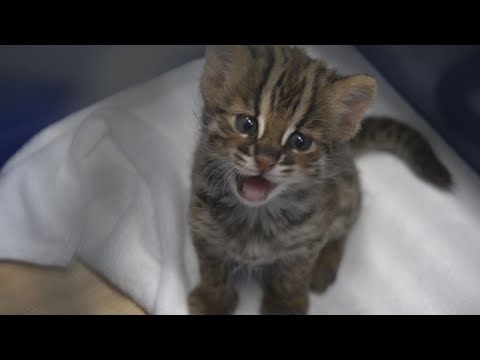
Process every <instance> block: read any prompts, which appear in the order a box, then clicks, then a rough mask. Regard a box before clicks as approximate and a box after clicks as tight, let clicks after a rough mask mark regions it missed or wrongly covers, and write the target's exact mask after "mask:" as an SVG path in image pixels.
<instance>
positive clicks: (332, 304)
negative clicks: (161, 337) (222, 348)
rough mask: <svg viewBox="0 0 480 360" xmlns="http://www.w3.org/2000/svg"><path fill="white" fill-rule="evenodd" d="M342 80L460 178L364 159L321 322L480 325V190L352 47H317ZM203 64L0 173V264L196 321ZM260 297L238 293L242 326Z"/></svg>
mask: <svg viewBox="0 0 480 360" xmlns="http://www.w3.org/2000/svg"><path fill="white" fill-rule="evenodd" d="M310 52H311V53H312V55H314V56H318V57H322V58H324V59H326V60H327V61H328V62H330V63H331V64H332V65H334V66H336V67H337V68H338V69H339V70H341V71H342V72H344V73H369V74H372V75H374V76H376V77H377V79H378V80H379V97H378V99H377V101H376V104H375V106H374V107H373V109H372V110H371V111H370V112H371V113H376V114H388V115H390V116H394V117H396V118H398V119H400V120H402V121H405V122H408V123H410V124H411V125H412V126H414V127H415V128H417V129H418V130H419V131H421V132H422V133H423V134H424V135H425V136H426V137H427V138H428V139H429V141H430V142H431V143H432V145H433V147H434V148H435V150H436V152H437V154H438V155H439V157H440V158H441V159H442V161H443V162H444V163H445V164H446V165H447V167H448V168H449V169H450V170H451V171H452V173H453V175H454V180H455V187H454V189H453V191H452V192H451V193H447V192H443V191H440V190H437V189H436V188H433V187H431V186H430V185H428V184H426V183H424V182H423V181H422V180H419V179H417V178H416V177H415V176H414V175H413V174H412V173H411V172H410V170H409V169H408V168H407V167H406V166H405V164H403V163H402V162H401V161H400V160H398V159H396V158H395V157H393V156H391V155H388V154H381V153H371V154H368V155H365V156H363V157H361V158H360V159H359V160H358V162H357V163H358V165H359V169H360V175H361V180H362V184H363V185H362V186H363V190H364V203H363V209H362V215H361V218H360V220H359V222H358V223H357V225H356V226H355V228H354V230H353V232H352V233H351V236H350V239H349V243H348V245H347V249H346V254H345V258H344V261H343V263H342V265H341V268H340V272H339V274H338V278H337V281H336V283H335V284H334V285H333V286H332V287H331V288H330V289H329V290H328V291H327V292H326V293H325V294H323V295H312V298H311V309H310V312H311V313H312V314H457V313H480V289H479V287H478V283H479V282H480V262H478V258H479V257H480V224H479V223H478V214H479V213H480V211H479V210H480V201H479V200H480V186H479V185H480V181H479V179H478V177H477V176H476V175H475V174H474V173H473V172H472V171H471V170H470V168H469V167H468V166H467V165H465V163H464V162H463V161H462V160H460V159H459V158H458V157H457V156H456V155H455V153H454V152H453V151H452V150H451V149H450V148H449V147H448V146H447V145H446V144H445V143H444V142H443V140H442V139H441V138H439V137H438V135H436V133H435V132H434V131H432V129H431V128H430V127H429V126H428V125H427V123H426V122H425V121H424V120H423V119H421V117H420V116H419V115H418V114H417V113H415V112H414V111H413V110H412V109H411V108H410V107H409V106H408V105H407V104H406V103H405V102H404V101H403V100H402V98H401V97H400V96H399V95H398V94H397V93H396V92H395V91H394V90H393V89H392V87H390V86H389V85H388V83H387V82H386V81H385V80H384V79H383V78H382V77H381V76H380V74H378V72H377V71H376V70H375V69H374V68H373V67H372V66H371V65H370V64H369V63H368V62H367V61H366V60H365V59H364V58H363V57H362V56H361V55H360V54H359V53H358V52H357V51H356V50H355V49H354V48H353V47H349V46H325V47H318V46H315V47H311V48H310ZM202 65H203V60H197V61H194V62H191V63H189V64H186V65H184V66H182V67H180V68H177V69H175V70H173V71H170V72H169V73H166V74H164V75H162V76H160V77H158V78H156V79H154V80H152V81H149V82H147V83H145V84H141V85H139V86H137V87H134V88H131V89H127V90H126V91H124V92H122V93H119V94H117V95H115V96H113V97H111V98H108V99H106V100H104V101H101V102H99V103H97V104H94V105H92V106H90V107H88V108H86V109H84V110H82V111H80V112H78V113H75V114H73V115H71V116H69V117H67V118H65V119H63V120H61V121H59V122H58V123H55V124H54V125H52V126H50V127H49V128H47V129H45V130H44V131H43V132H41V133H40V134H38V135H37V136H36V137H35V138H34V139H33V140H31V141H30V142H29V143H28V144H27V145H26V146H24V147H23V148H22V149H21V150H20V151H19V152H18V153H17V154H16V155H15V156H14V157H13V158H12V159H11V160H10V161H9V162H8V163H7V164H6V166H5V167H4V168H3V170H2V172H1V173H0V258H1V259H10V260H22V261H28V262H32V263H35V264H40V265H59V266H67V265H68V264H69V263H70V261H71V260H72V258H73V257H75V256H79V257H80V258H81V259H82V260H83V261H84V262H86V263H87V264H89V265H90V266H91V267H93V268H94V269H95V270H96V271H98V272H99V273H101V274H102V275H103V276H104V277H106V278H107V279H109V280H110V281H111V282H112V283H113V284H115V285H116V286H118V287H119V288H120V289H121V290H123V291H124V292H125V293H127V294H128V295H130V296H131V298H132V299H134V300H135V301H136V302H137V303H138V304H139V305H140V306H142V307H143V308H144V309H146V310H147V311H148V312H150V313H152V314H186V313H187V307H186V296H187V293H188V291H189V290H190V289H192V288H193V287H194V286H195V285H196V283H197V281H198V279H199V276H198V268H197V260H196V256H195V253H194V251H193V247H192V245H191V241H190V237H189V231H188V227H187V221H186V214H187V208H188V201H189V186H190V183H189V181H190V175H189V174H190V168H191V161H192V153H193V149H194V145H195V141H196V136H197V132H198V129H199V125H198V119H197V118H196V116H195V113H198V112H199V110H200V104H201V102H200V97H199V95H198V91H197V89H198V79H199V76H200V72H201V69H202ZM260 298H261V293H260V290H259V288H258V286H257V285H255V284H254V283H246V284H243V285H242V286H241V288H240V303H239V307H238V309H237V313H238V314H256V313H258V309H259V302H260Z"/></svg>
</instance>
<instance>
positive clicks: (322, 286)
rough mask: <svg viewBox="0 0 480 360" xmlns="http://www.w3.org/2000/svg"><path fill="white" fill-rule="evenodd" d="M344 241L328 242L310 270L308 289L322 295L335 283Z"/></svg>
mask: <svg viewBox="0 0 480 360" xmlns="http://www.w3.org/2000/svg"><path fill="white" fill-rule="evenodd" d="M344 244H345V239H339V240H335V241H332V242H330V243H329V244H327V246H325V249H323V250H322V252H321V253H320V254H319V256H318V259H317V261H316V263H315V266H314V267H313V270H312V278H311V283H310V288H311V289H312V290H313V291H314V292H316V293H322V292H324V291H325V290H327V288H328V287H329V286H330V285H332V284H333V283H334V282H335V279H336V278H337V273H338V269H339V267H340V263H341V261H342V256H343V247H344Z"/></svg>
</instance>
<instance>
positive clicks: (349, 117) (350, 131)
mask: <svg viewBox="0 0 480 360" xmlns="http://www.w3.org/2000/svg"><path fill="white" fill-rule="evenodd" d="M331 86H332V88H331V90H332V95H333V107H334V112H335V115H336V116H337V124H336V130H335V132H336V137H337V138H338V140H340V141H341V142H346V141H348V140H350V139H351V138H353V137H354V136H355V135H356V134H357V132H358V130H360V125H361V122H362V120H363V116H364V115H365V112H366V111H367V109H368V108H369V106H370V105H371V104H372V103H373V101H374V100H375V96H376V94H377V81H376V80H375V78H373V77H371V76H368V75H354V76H349V77H346V78H343V79H340V80H337V81H335V82H334V83H333V84H332V85H331Z"/></svg>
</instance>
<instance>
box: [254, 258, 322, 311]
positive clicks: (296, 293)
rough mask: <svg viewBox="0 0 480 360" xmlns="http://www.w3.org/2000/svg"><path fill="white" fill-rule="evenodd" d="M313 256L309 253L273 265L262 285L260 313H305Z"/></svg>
mask: <svg viewBox="0 0 480 360" xmlns="http://www.w3.org/2000/svg"><path fill="white" fill-rule="evenodd" d="M315 258H316V256H311V255H310V256H309V257H302V258H301V259H296V260H294V261H291V260H290V261H288V262H286V263H281V264H278V265H275V266H274V269H273V271H272V273H271V276H270V277H269V278H268V279H266V284H265V286H264V296H263V302H262V309H261V312H262V314H264V315H305V314H307V312H308V305H309V290H310V278H311V273H312V267H313V264H314V262H315Z"/></svg>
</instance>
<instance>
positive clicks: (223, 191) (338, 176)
mask: <svg viewBox="0 0 480 360" xmlns="http://www.w3.org/2000/svg"><path fill="white" fill-rule="evenodd" d="M200 89H201V94H202V97H203V102H204V107H203V113H202V118H201V122H202V128H201V129H202V130H201V134H200V138H199V142H198V145H197V149H196V153H195V158H194V166H193V173H192V193H191V203H190V218H189V224H190V229H191V234H192V240H193V243H194V247H195V250H196V253H197V256H198V259H199V266H200V276H201V281H200V284H199V285H198V286H197V287H196V288H195V289H194V290H193V291H192V292H191V293H190V295H189V297H188V305H189V312H190V313H191V314H231V313H233V312H234V311H235V308H236V304H237V294H236V291H235V288H234V284H233V281H232V276H231V274H232V268H233V267H234V266H238V265H241V266H242V265H243V266H247V267H250V268H251V267H268V269H269V271H268V274H269V275H268V276H267V277H266V278H265V279H264V284H263V290H264V296H263V301H262V306H261V312H262V313H263V314H306V313H307V312H308V304H309V290H310V289H312V290H314V291H317V292H322V291H324V290H325V289H326V288H327V287H328V286H329V285H330V284H331V283H332V282H333V281H334V279H335V276H336V273H337V270H338V267H339V264H340V261H341V258H342V253H343V248H344V246H345V240H346V237H347V235H348V233H349V231H350V229H351V228H352V226H353V224H354V223H355V221H356V220H357V218H358V215H359V209H360V201H361V193H360V185H359V179H358V174H357V169H356V167H355V164H354V161H353V156H354V154H355V153H357V152H359V151H362V150H365V149H381V150H386V151H390V152H393V153H395V154H397V155H398V156H400V157H401V158H403V159H404V160H406V161H407V163H408V164H409V165H410V166H411V168H412V169H413V171H414V172H415V173H417V174H418V175H419V176H421V177H422V178H424V179H426V180H427V181H430V182H431V183H433V184H435V185H437V186H439V187H443V188H448V187H449V186H450V185H451V177H450V174H449V172H448V170H447V169H446V168H445V167H444V166H443V165H442V164H441V163H440V162H439V160H438V159H437V158H436V156H435V154H434V153H433V151H432V149H431V147H430V145H429V144H428V143H427V142H426V140H425V139H424V138H423V137H422V136H421V135H420V134H419V133H417V132H416V131H415V130H413V129H412V128H410V127H408V126H406V125H403V124H401V123H398V122H395V121H393V120H391V119H388V118H367V119H365V120H363V117H364V114H365V111H366V110H367V108H368V107H369V106H370V105H371V103H372V102H373V100H374V98H375V95H376V90H377V87H376V81H375V79H374V78H372V77H370V76H367V75H355V76H342V75H340V74H338V73H337V72H336V71H335V70H334V69H330V68H328V67H327V65H326V64H325V62H323V61H320V60H315V59H312V58H310V57H309V56H308V55H307V54H306V53H305V51H304V50H303V49H301V48H298V47H289V46H233V45H232V46H210V47H208V48H207V53H206V61H205V67H204V71H203V74H202V78H201V83H200ZM362 120H363V121H362Z"/></svg>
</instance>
